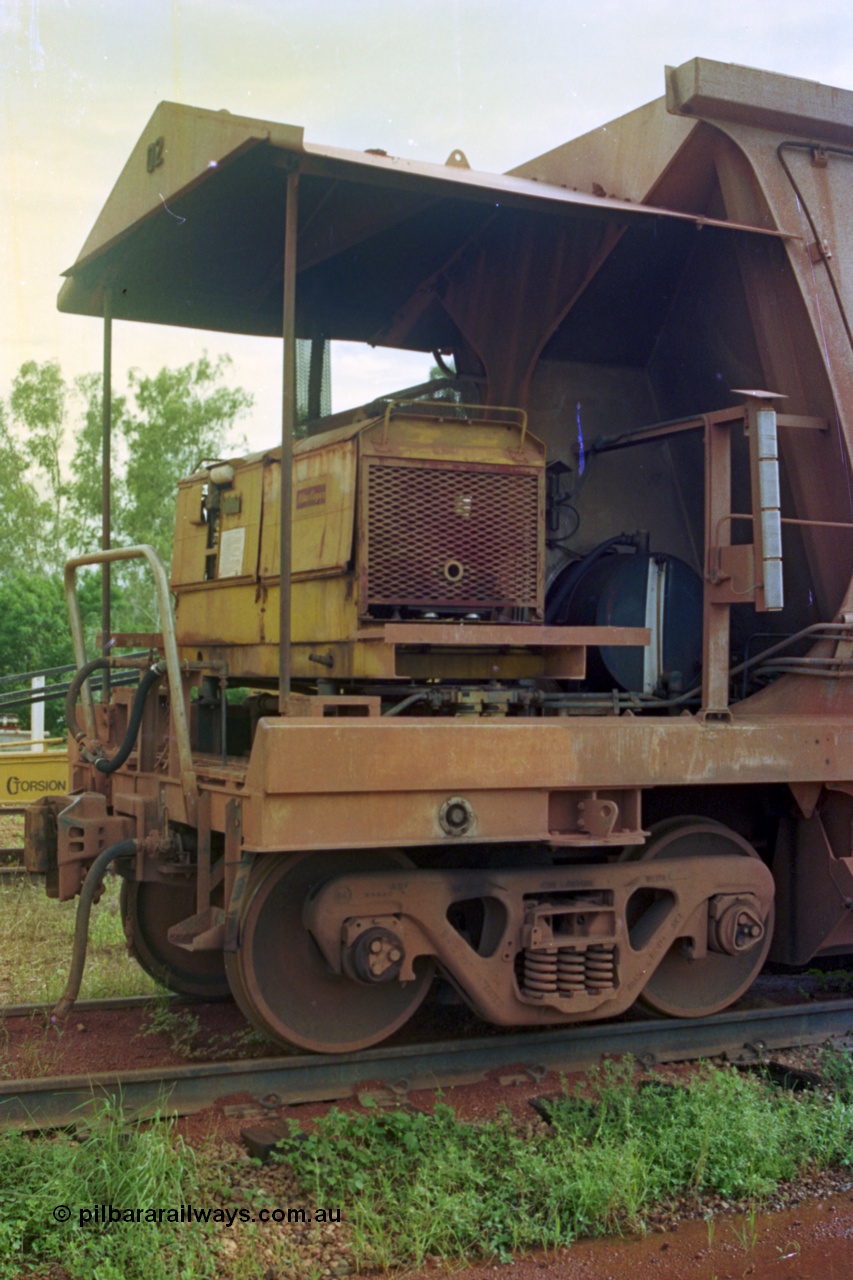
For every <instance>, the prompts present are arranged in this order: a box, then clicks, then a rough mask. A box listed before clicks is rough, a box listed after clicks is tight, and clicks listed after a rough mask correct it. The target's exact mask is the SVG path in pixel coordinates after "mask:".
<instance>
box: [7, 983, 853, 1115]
mask: <svg viewBox="0 0 853 1280" xmlns="http://www.w3.org/2000/svg"><path fill="white" fill-rule="evenodd" d="M148 999H149V998H148V997H138V998H137V997H131V998H125V999H123V1000H117V1001H90V1002H81V1005H80V1006H79V1008H80V1010H81V1011H84V1010H85V1009H86V1008H99V1009H102V1008H105V1007H119V1008H128V1007H134V1006H135V1005H143V1004H144V1003H146V1001H147V1000H148ZM40 1011H44V1012H46V1011H47V1008H46V1006H35V1005H28V1006H16V1007H15V1008H14V1009H11V1008H10V1009H6V1010H4V1011H3V1012H4V1013H5V1015H6V1016H10V1015H12V1014H15V1015H17V1016H20V1015H21V1014H25V1013H36V1012H40ZM838 1036H842V1037H843V1036H853V1000H850V999H844V1000H831V1001H830V1000H827V1001H821V1002H819V1003H816V1002H810V1003H809V1004H808V1005H787V1006H784V1005H781V1006H777V1007H769V1008H757V1009H756V1008H743V1009H737V1010H735V1011H728V1012H726V1013H722V1014H716V1015H714V1016H712V1017H706V1018H697V1019H693V1020H690V1021H670V1020H651V1019H639V1018H637V1019H627V1020H624V1021H621V1022H612V1023H599V1022H597V1023H591V1024H587V1025H584V1026H581V1027H570V1028H560V1029H559V1030H556V1031H544V1032H543V1031H534V1032H523V1033H520V1034H519V1033H514V1034H510V1035H491V1036H477V1037H473V1038H472V1037H468V1038H465V1037H460V1038H459V1039H455V1040H443V1041H440V1042H430V1043H426V1042H424V1043H406V1044H399V1045H388V1044H385V1045H383V1046H382V1047H381V1048H376V1049H370V1050H366V1051H363V1052H361V1053H358V1054H341V1055H316V1054H310V1055H309V1054H300V1053H294V1054H293V1055H290V1056H283V1057H277V1058H266V1059H252V1060H248V1061H236V1062H234V1061H230V1062H208V1063H199V1062H194V1063H191V1064H187V1065H180V1066H177V1067H163V1068H159V1067H158V1068H151V1069H144V1070H129V1071H121V1072H115V1073H100V1074H98V1073H95V1074H89V1075H86V1076H55V1077H45V1078H41V1079H35V1080H7V1081H0V1130H4V1129H10V1128H18V1129H51V1128H62V1127H67V1126H68V1125H71V1124H74V1123H75V1122H79V1121H80V1119H81V1117H85V1112H86V1109H87V1108H88V1107H90V1106H91V1104H92V1102H93V1099H99V1098H100V1099H104V1098H107V1099H114V1100H118V1099H120V1100H121V1102H122V1104H123V1106H124V1107H125V1109H126V1111H127V1112H128V1113H131V1114H134V1115H136V1116H140V1117H144V1116H147V1115H152V1114H154V1112H156V1111H161V1112H163V1111H165V1112H167V1113H171V1114H182V1115H185V1114H190V1113H192V1112H195V1111H199V1110H201V1109H203V1108H204V1107H207V1106H210V1105H212V1104H213V1103H214V1102H216V1101H217V1100H218V1099H221V1098H223V1097H227V1096H229V1095H232V1094H246V1093H247V1094H249V1095H250V1096H251V1097H252V1098H253V1099H254V1101H255V1104H256V1105H257V1106H259V1107H260V1108H262V1109H263V1110H265V1111H267V1112H269V1113H270V1114H271V1115H272V1114H274V1113H275V1112H277V1111H278V1109H279V1108H280V1107H282V1106H286V1105H288V1104H291V1103H299V1102H312V1101H314V1102H316V1101H323V1102H328V1101H335V1100H340V1099H343V1098H348V1097H352V1096H355V1095H356V1094H357V1093H358V1092H359V1091H360V1090H361V1089H362V1088H363V1087H364V1085H365V1084H366V1083H368V1082H369V1083H371V1084H373V1085H377V1086H379V1087H382V1088H384V1089H385V1090H386V1091H389V1092H392V1093H395V1094H400V1095H404V1094H406V1093H409V1092H414V1091H416V1090H419V1089H432V1088H436V1087H439V1086H440V1087H444V1088H447V1087H450V1086H452V1085H459V1084H468V1083H476V1082H477V1081H479V1080H481V1079H483V1078H484V1077H485V1076H486V1075H487V1073H489V1072H491V1071H494V1070H497V1069H500V1068H507V1067H513V1068H515V1069H517V1070H518V1071H523V1072H527V1073H529V1075H530V1077H531V1079H533V1080H537V1079H539V1078H540V1077H542V1076H544V1075H545V1074H546V1073H547V1072H548V1071H562V1072H572V1071H579V1070H584V1069H586V1068H588V1067H590V1066H593V1065H594V1064H595V1063H597V1062H599V1061H600V1060H601V1058H602V1057H603V1056H605V1055H609V1056H620V1055H623V1054H632V1055H633V1056H634V1057H636V1058H637V1059H638V1060H640V1061H642V1062H643V1063H645V1064H648V1065H652V1064H654V1063H657V1062H672V1061H686V1060H690V1059H698V1058H709V1057H719V1056H725V1057H726V1058H728V1059H729V1060H730V1061H735V1062H746V1061H760V1060H761V1059H762V1058H763V1057H764V1056H766V1055H767V1054H768V1053H769V1052H770V1051H771V1050H774V1049H782V1048H790V1047H795V1046H800V1045H806V1044H816V1043H820V1042H821V1041H823V1040H825V1039H828V1038H829V1037H838Z"/></svg>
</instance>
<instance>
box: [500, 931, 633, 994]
mask: <svg viewBox="0 0 853 1280" xmlns="http://www.w3.org/2000/svg"><path fill="white" fill-rule="evenodd" d="M522 985H523V988H524V990H525V992H526V993H527V994H528V995H533V996H537V995H559V996H572V995H579V994H581V993H582V992H584V991H588V992H589V993H590V994H594V993H597V992H601V991H613V990H615V988H616V986H617V974H616V947H615V946H614V945H613V944H612V943H594V944H592V945H591V946H588V947H583V948H578V947H547V948H544V949H542V950H540V951H531V950H526V951H525V952H524V969H523V983H522Z"/></svg>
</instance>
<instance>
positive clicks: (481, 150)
mask: <svg viewBox="0 0 853 1280" xmlns="http://www.w3.org/2000/svg"><path fill="white" fill-rule="evenodd" d="M697 55H699V56H703V57H708V58H717V59H721V60H724V61H731V62H738V63H742V64H746V65H748V66H754V67H761V68H764V69H766V70H770V71H776V72H782V73H785V74H788V75H794V76H800V77H803V78H805V79H809V80H819V81H822V82H823V83H824V84H830V85H836V86H839V87H842V88H847V89H853V4H851V2H850V0H825V2H821V0H811V2H810V3H806V0H796V2H794V0H588V2H587V3H580V2H579V0H527V3H524V0H440V2H439V0H0V94H2V97H0V104H2V106H0V156H2V162H3V181H2V188H0V297H2V307H0V395H3V396H5V395H6V394H7V393H8V389H9V386H10V383H11V380H12V377H13V376H14V374H15V372H16V370H17V369H18V367H19V366H20V365H21V363H22V362H23V361H25V360H33V359H34V360H38V361H43V360H48V359H58V360H59V362H60V364H61V366H62V369H63V372H64V373H65V374H66V376H67V377H69V378H71V377H74V376H76V375H77V374H79V373H83V372H87V371H90V370H97V369H99V368H100V363H101V340H102V338H101V332H102V330H101V324H100V322H99V321H97V320H93V319H87V318H83V317H76V316H64V315H60V314H59V313H58V312H57V311H56V294H57V291H58V288H59V284H60V279H59V276H60V272H61V271H62V270H63V269H64V268H66V267H69V266H70V265H71V264H72V263H73V262H74V260H75V258H76V257H77V254H78V252H79V250H80V248H81V247H82V245H83V242H84V240H85V238H86V236H87V234H88V232H89V231H90V229H91V227H92V225H93V223H94V221H95V218H96V216H97V214H98V212H99V211H100V209H101V207H102V206H103V204H104V203H105V201H106V199H107V196H108V195H109V192H110V190H111V188H112V186H113V184H114V182H115V180H116V178H117V177H118V175H119V172H120V171H121V169H122V167H123V165H124V163H125V161H126V160H127V158H128V156H129V155H130V152H131V150H132V148H133V146H134V145H135V143H136V141H137V139H138V137H139V136H140V134H141V133H142V130H143V128H144V126H145V124H146V122H147V120H148V118H149V117H150V115H151V113H152V111H153V110H154V107H155V106H156V104H157V103H158V102H159V101H161V100H162V99H164V98H168V99H172V100H175V101H179V102H187V103H192V104H194V105H196V106H202V107H210V108H214V109H219V108H223V107H224V108H227V109H228V110H230V111H232V112H234V113H241V114H244V115H249V116H258V117H260V118H263V119H271V120H280V121H286V122H288V123H292V124H297V125H302V126H303V127H304V129H305V136H306V138H307V139H308V140H309V141H314V142H320V143H327V144H329V145H333V146H342V147H350V148H353V149H355V150H363V149H364V148H368V147H381V148H383V149H384V150H385V151H387V152H389V153H390V154H392V155H399V156H410V157H414V158H417V159H420V160H427V161H435V162H438V163H441V162H443V161H444V160H445V159H446V157H447V156H448V154H449V153H450V151H452V150H453V149H454V148H456V147H461V148H462V150H464V151H465V153H466V155H467V157H468V159H469V161H470V163H471V165H472V167H473V168H475V169H482V170H490V171H494V172H502V171H504V170H506V169H509V168H512V167H514V166H515V165H518V164H520V163H521V162H522V161H524V160H526V159H529V158H531V157H532V156H535V155H538V154H539V153H541V152H543V151H546V150H549V149H550V148H551V147H554V146H556V145H558V144H559V143H561V142H564V141H566V140H567V139H569V138H572V137H575V136H577V135H578V134H581V133H585V132H586V131H587V130H589V129H592V128H594V127H595V126H597V125H601V124H605V123H606V122H607V121H608V120H611V119H613V118H614V117H615V116H618V115H621V114H622V113H623V112H625V111H629V110H632V109H633V108H634V107H637V106H640V105H641V104H642V103H644V102H647V101H649V100H650V99H652V98H656V97H659V96H661V95H662V93H663V91H664V67H665V66H666V65H667V64H670V65H676V66H677V65H679V64H680V63H682V62H685V61H687V60H688V59H689V58H692V57H695V56H697ZM114 330H115V331H114V355H113V359H114V375H115V381H116V383H117V385H119V387H120V386H121V385H122V384H123V381H124V376H125V373H126V370H127V369H128V368H129V367H131V366H137V367H139V368H141V369H143V370H144V371H145V372H150V373H154V372H156V371H157V369H159V368H160V367H161V366H162V365H164V364H169V365H177V364H183V363H186V362H188V361H190V360H193V359H195V358H196V357H197V356H198V355H199V354H200V352H201V351H202V350H204V349H206V350H207V351H208V352H210V353H211V354H213V355H215V354H216V353H218V352H219V351H228V352H230V353H231V354H232V355H233V357H234V362H235V369H234V373H233V377H232V381H234V382H237V383H239V384H241V385H243V386H245V387H247V388H248V389H249V390H250V391H251V392H252V393H253V394H254V395H255V398H256V408H255V412H254V415H253V418H252V420H251V421H250V422H248V423H247V424H246V427H245V429H246V433H247V435H248V437H249V440H250V442H251V444H252V446H253V447H258V446H263V445H265V444H269V443H271V442H272V441H273V440H274V439H275V438H276V437H277V435H278V431H279V425H278V418H277V413H278V403H279V397H280V355H279V343H277V342H273V341H272V340H265V339H247V338H239V339H238V338H237V337H234V336H231V335H223V336H222V337H221V338H220V337H219V336H218V335H215V334H210V333H201V332H194V331H190V330H173V329H162V328H157V327H154V326H142V325H130V324H122V323H118V324H116V325H115V326H114ZM430 364H431V360H430V358H429V357H428V356H424V357H420V356H412V355H408V356H400V357H395V356H393V355H388V354H386V353H381V352H375V353H371V352H369V351H366V352H365V353H362V352H361V351H360V349H358V348H353V347H352V346H346V347H341V348H339V349H338V350H336V351H335V352H334V354H333V366H332V369H333V373H332V380H333V398H334V407H335V408H336V409H339V408H344V407H346V405H347V404H352V403H359V402H360V401H362V400H366V399H369V398H371V396H373V395H374V394H376V393H378V392H381V391H387V390H392V389H394V388H395V387H399V386H404V385H406V384H407V383H408V382H413V381H418V380H419V379H420V378H422V377H423V376H425V374H426V372H427V371H428V369H429V366H430Z"/></svg>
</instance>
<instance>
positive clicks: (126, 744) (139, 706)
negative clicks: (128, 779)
mask: <svg viewBox="0 0 853 1280" xmlns="http://www.w3.org/2000/svg"><path fill="white" fill-rule="evenodd" d="M102 661H103V659H102ZM89 665H90V666H91V663H90V664H89ZM165 670H166V666H165V663H162V662H157V663H155V664H154V666H153V667H149V669H148V670H147V671H146V672H145V675H144V676H143V677H142V679H141V680H140V681H139V688H138V689H137V690H136V697H135V698H134V699H133V707H132V708H131V712H130V722H129V724H128V726H127V733H126V734H125V735H124V741H123V742H122V744H121V746H120V747H119V749H118V751H117V752H116V754H115V755H114V756H113V758H112V760H107V758H106V757H105V756H101V758H100V759H99V760H96V761H95V768H96V769H97V770H98V771H99V772H100V773H115V771H116V769H120V768H121V766H122V765H123V764H124V762H125V760H126V759H127V757H128V756H129V755H130V753H131V751H132V750H133V744H134V743H135V742H136V735H137V734H138V733H139V726H140V724H141V723H142V712H143V711H144V709H145V699H146V698H147V697H148V694H149V693H150V692H151V690H152V689H153V687H154V685H155V684H157V683H158V681H159V680H160V678H161V676H162V675H163V674H164V672H165Z"/></svg>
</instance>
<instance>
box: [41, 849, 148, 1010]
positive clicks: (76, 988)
mask: <svg viewBox="0 0 853 1280" xmlns="http://www.w3.org/2000/svg"><path fill="white" fill-rule="evenodd" d="M138 845H139V841H138V840H120V841H119V842H118V844H111V845H110V846H109V847H108V848H106V849H102V850H101V852H100V853H99V854H98V856H97V858H96V859H95V861H94V862H93V863H92V865H91V867H90V868H89V870H88V872H87V873H86V879H85V880H84V881H83V888H82V889H81V890H80V901H79V902H78V903H77V918H76V920H75V923H74V947H73V950H72V952H71V971H70V973H69V974H68V981H67V983H66V984H65V991H64V992H63V994H62V998H61V1000H60V1001H59V1003H58V1004H57V1005H56V1006H55V1007H54V1010H53V1016H54V1017H56V1018H64V1017H65V1015H66V1014H67V1013H69V1012H70V1010H71V1009H72V1008H73V1007H74V1002H75V1000H76V999H77V997H78V995H79V994H80V984H81V982H82V981H83V969H84V966H85V964H86V947H87V945H88V942H89V916H90V914H91V911H92V903H93V901H94V898H95V893H96V892H97V890H98V886H99V885H100V883H101V880H102V878H103V875H104V871H105V870H106V869H107V867H108V866H109V864H110V863H111V862H114V861H115V859H116V858H123V857H129V856H130V855H131V854H135V853H136V851H137V848H138Z"/></svg>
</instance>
